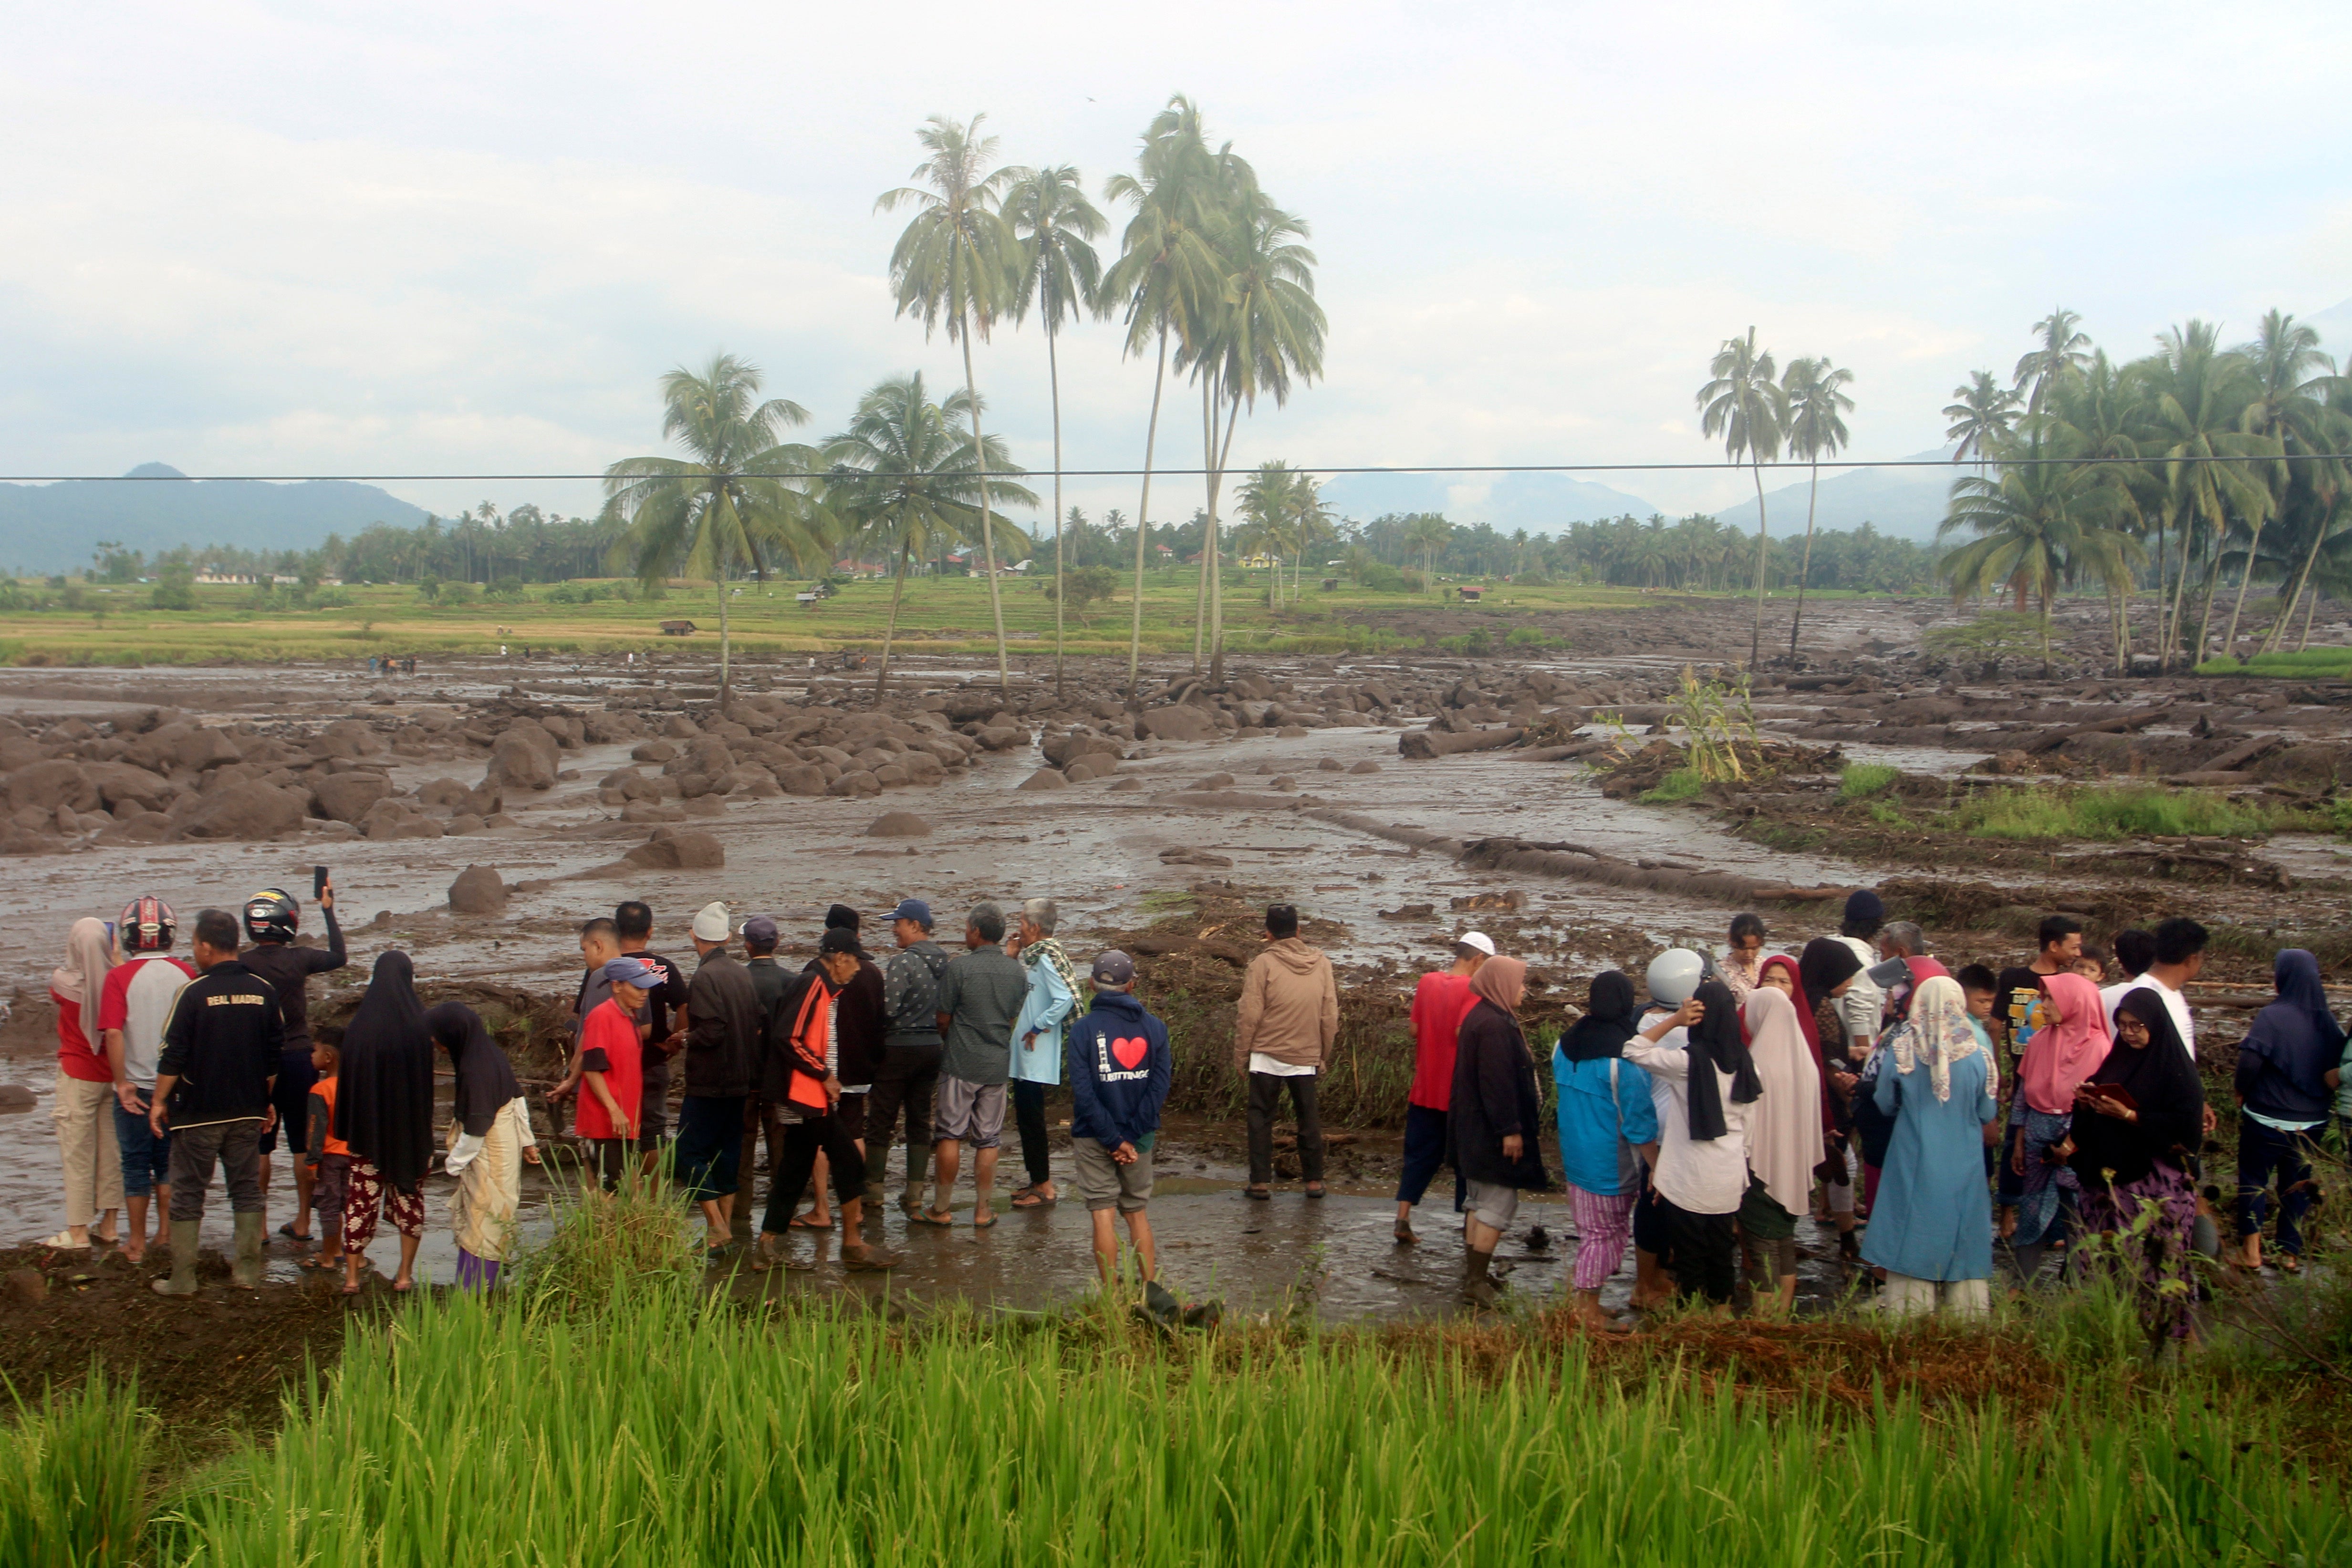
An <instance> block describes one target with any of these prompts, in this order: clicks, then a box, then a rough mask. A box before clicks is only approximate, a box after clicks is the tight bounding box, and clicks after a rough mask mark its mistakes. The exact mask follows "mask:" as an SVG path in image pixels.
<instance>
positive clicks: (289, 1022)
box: [242, 877, 349, 1241]
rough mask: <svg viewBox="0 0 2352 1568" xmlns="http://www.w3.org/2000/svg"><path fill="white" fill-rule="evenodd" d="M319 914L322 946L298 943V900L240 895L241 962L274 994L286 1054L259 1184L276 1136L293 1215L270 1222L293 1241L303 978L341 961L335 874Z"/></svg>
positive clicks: (301, 1194) (306, 989)
mask: <svg viewBox="0 0 2352 1568" xmlns="http://www.w3.org/2000/svg"><path fill="white" fill-rule="evenodd" d="M319 913H320V915H321V916H322V917H324V918H325V920H326V922H327V945H326V946H324V947H300V946H296V945H295V942H294V937H295V935H296V934H297V933H298V932H299V930H300V928H301V925H302V905H301V904H299V903H298V902H297V901H296V900H295V897H294V895H293V894H290V893H288V892H287V891H286V890H285V889H283V888H278V887H270V888H264V889H263V890H262V891H261V892H259V893H257V894H254V895H253V896H252V897H251V898H248V899H247V900H246V901H245V935H246V937H247V942H248V943H249V946H247V948H246V950H245V952H244V954H243V955H242V957H243V959H244V962H245V967H247V968H248V969H250V970H252V971H253V972H254V973H255V974H257V975H258V976H260V977H262V978H263V979H265V980H267V981H268V982H269V986H270V988H271V989H272V990H274V991H276V992H277V993H278V1018H279V1020H280V1021H281V1022H282V1023H283V1024H284V1026H285V1030H286V1053H285V1055H284V1057H283V1058H281V1059H280V1060H279V1061H278V1087H277V1089H276V1090H275V1091H273V1092H274V1093H275V1094H276V1095H277V1105H278V1119H277V1121H276V1122H275V1123H274V1124H272V1125H271V1127H270V1130H269V1131H268V1133H265V1134H262V1139H261V1190H262V1193H263V1195H264V1196H265V1197H267V1195H268V1191H269V1178H270V1175H271V1164H272V1159H271V1156H272V1155H275V1154H276V1153H277V1151H278V1138H279V1136H280V1135H281V1134H282V1135H283V1136H284V1137H285V1139H286V1146H287V1148H288V1150H289V1151H290V1152H295V1153H296V1154H297V1155H298V1157H297V1158H295V1160H294V1161H293V1166H294V1218H292V1219H290V1220H289V1221H287V1223H285V1224H284V1225H281V1226H279V1227H278V1234H279V1235H280V1236H287V1237H291V1238H292V1239H295V1240H297V1241H308V1240H309V1239H310V1176H311V1172H310V1166H308V1165H307V1164H306V1163H305V1162H304V1161H303V1160H301V1159H300V1158H299V1150H300V1148H301V1146H302V1144H301V1140H302V1125H303V1121H304V1119H305V1117H306V1116H307V1115H308V1114H309V1108H310V977H311V976H313V975H325V974H331V973H332V972H333V971H335V970H337V969H340V968H341V967H343V966H344V964H345V963H346V962H348V961H349V959H348V956H347V954H346V953H345V951H344V948H343V928H342V926H341V925H339V924H337V922H336V920H335V880H334V878H332V877H329V878H328V879H327V881H326V883H325V885H324V886H322V887H321V888H320V890H319Z"/></svg>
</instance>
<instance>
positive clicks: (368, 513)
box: [0, 463, 425, 572]
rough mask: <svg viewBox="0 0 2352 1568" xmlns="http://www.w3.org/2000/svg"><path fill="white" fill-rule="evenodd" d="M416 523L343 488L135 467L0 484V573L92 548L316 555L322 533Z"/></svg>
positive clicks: (36, 567)
mask: <svg viewBox="0 0 2352 1568" xmlns="http://www.w3.org/2000/svg"><path fill="white" fill-rule="evenodd" d="M424 520H425V508H423V507H415V506H411V505H410V504H409V503H408V502H406V501H403V500H400V499H398V498H397V497H394V496H391V495H389V494H387V493H385V492H384V491H382V490H379V489H377V488H376V487H375V486H373V485H359V484H354V483H352V482H351V481H350V480H346V479H306V480H303V481H300V482H299V483H296V484H290V485H273V484H268V483H265V482H263V481H260V480H257V479H199V480H184V478H183V476H181V475H180V471H179V470H178V469H176V468H173V467H169V466H167V465H163V464H161V463H142V464H141V465H139V466H138V467H136V468H133V469H132V470H131V472H130V473H128V474H126V475H124V476H122V479H121V481H117V480H108V479H92V480H77V481H71V482H68V483H65V484H58V485H0V570H20V571H31V572H57V571H68V570H75V569H78V568H80V567H85V566H88V565H89V557H90V549H91V547H92V546H94V545H95V544H96V543H97V542H98V541H99V540H100V539H115V540H119V541H120V542H121V544H122V545H123V546H124V548H126V549H134V550H143V551H145V552H146V553H147V554H148V555H149V556H150V557H152V556H154V555H156V554H158V553H159V552H161V551H164V550H169V549H176V548H178V547H179V546H181V545H197V546H202V545H234V546H236V547H237V548H239V549H316V548H318V546H319V545H320V543H322V542H323V541H324V540H325V539H326V537H327V536H328V535H329V534H332V533H339V534H341V535H343V536H344V537H345V538H349V537H351V536H352V534H355V533H357V532H359V530H360V529H362V528H366V527H367V526H368V525H369V524H370V523H391V524H394V525H396V526H398V527H401V528H415V526H416V525H417V524H419V523H422V522H423V521H424Z"/></svg>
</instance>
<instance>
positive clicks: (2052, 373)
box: [2016, 306, 2091, 413]
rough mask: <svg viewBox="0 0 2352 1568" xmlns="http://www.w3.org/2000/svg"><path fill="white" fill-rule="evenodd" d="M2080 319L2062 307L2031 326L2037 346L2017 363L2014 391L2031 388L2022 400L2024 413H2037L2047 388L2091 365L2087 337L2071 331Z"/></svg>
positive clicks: (2079, 316)
mask: <svg viewBox="0 0 2352 1568" xmlns="http://www.w3.org/2000/svg"><path fill="white" fill-rule="evenodd" d="M2082 319H2083V318H2082V316H2081V315H2080V314H2079V313H2078V312H2076V311H2073V310H2069V309H2066V308H2064V307H2063V306H2061V307H2060V308H2057V309H2054V310H2053V311H2051V312H2050V314H2049V315H2047V316H2044V317H2043V318H2042V319H2041V320H2039V321H2036V322H2035V323H2034V324H2033V332H2034V342H2035V345H2036V346H2035V347H2034V349H2033V350H2032V352H2030V353H2028V354H2026V355H2025V356H2024V357H2023V358H2022V359H2021V360H2019V361H2017V381H2016V386H2017V390H2018V391H2019V392H2024V391H2025V389H2026V388H2027V387H2028V386H2031V387H2032V389H2033V390H2032V393H2030V394H2029V395H2028V396H2027V398H2026V400H2025V412H2026V413H2041V412H2042V404H2043V403H2044V402H2048V401H2049V397H2050V389H2051V388H2052V387H2053V386H2055V385H2056V384H2057V383H2058V382H2060V381H2062V380H2063V379H2064V378H2065V377H2067V376H2069V375H2071V374H2073V373H2074V371H2079V370H2081V369H2082V368H2083V367H2084V365H2086V364H2088V363H2089V362H2090V359H2091V355H2090V348H2091V339H2090V335H2089V334H2088V333H2085V332H2078V331H2076V330H2075V327H2076V326H2077V325H2079V324H2080V323H2081V321H2082Z"/></svg>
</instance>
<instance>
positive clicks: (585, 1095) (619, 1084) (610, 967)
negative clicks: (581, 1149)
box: [573, 957, 663, 1192]
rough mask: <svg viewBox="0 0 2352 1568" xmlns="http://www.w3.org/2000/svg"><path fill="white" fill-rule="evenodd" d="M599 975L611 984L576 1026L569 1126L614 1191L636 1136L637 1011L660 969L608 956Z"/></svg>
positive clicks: (641, 1062)
mask: <svg viewBox="0 0 2352 1568" xmlns="http://www.w3.org/2000/svg"><path fill="white" fill-rule="evenodd" d="M600 973H601V975H602V977H603V978H604V980H606V981H607V982H609V983H610V984H611V986H612V988H613V994H612V996H611V998H609V999H607V1000H604V1001H602V1002H599V1003H597V1004H596V1006H595V1007H593V1008H592V1009H589V1012H588V1016H587V1017H586V1018H585V1019H582V1020H581V1029H580V1082H581V1093H580V1109H579V1111H578V1112H577V1113H575V1116H574V1119H573V1126H574V1128H575V1129H576V1130H577V1131H578V1133H579V1134H580V1136H581V1137H582V1138H583V1139H585V1140H586V1141H587V1144H588V1148H589V1165H590V1166H591V1168H593V1170H594V1171H595V1172H596V1174H597V1176H599V1177H600V1178H602V1180H603V1183H604V1190H605V1191H606V1192H616V1191H618V1190H619V1189H620V1186H621V1172H622V1171H623V1170H624V1169H625V1167H626V1166H627V1165H628V1160H629V1148H630V1145H632V1144H634V1143H635V1141H636V1128H637V1100H638V1096H639V1094H640V1093H641V1092H643V1089H644V1084H645V1051H644V1047H643V1045H642V1044H641V1042H640V1041H639V1040H638V1039H637V1015H638V1014H639V1013H640V1012H642V1011H644V1010H645V1005H646V992H648V991H650V990H652V989H653V988H655V987H656V986H658V985H660V984H661V983H662V978H663V977H662V972H661V971H660V970H659V969H656V968H655V967H653V966H652V965H651V964H648V963H646V962H645V961H643V960H642V959H638V958H626V957H624V958H614V959H611V960H608V961H607V962H606V963H605V965H604V968H603V970H602V971H600Z"/></svg>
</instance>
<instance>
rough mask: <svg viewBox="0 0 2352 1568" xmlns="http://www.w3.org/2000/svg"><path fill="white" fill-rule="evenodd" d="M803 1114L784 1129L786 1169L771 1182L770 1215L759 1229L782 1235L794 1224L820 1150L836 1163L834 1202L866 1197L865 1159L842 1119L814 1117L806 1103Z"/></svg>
mask: <svg viewBox="0 0 2352 1568" xmlns="http://www.w3.org/2000/svg"><path fill="white" fill-rule="evenodd" d="M800 1113H801V1115H802V1117H803V1120H801V1121H798V1122H794V1123H793V1124H790V1125H788V1126H787V1127H785V1128H784V1164H783V1168H782V1169H781V1170H779V1171H777V1172H776V1174H775V1175H774V1176H772V1177H771V1178H770V1179H769V1182H768V1214H767V1218H764V1219H762V1220H761V1222H760V1228H761V1230H763V1231H766V1232H768V1233H769V1234H771V1235H774V1236H782V1234H783V1233H784V1231H785V1230H786V1229H787V1228H789V1227H790V1226H791V1225H792V1222H793V1212H794V1211H795V1210H796V1209H798V1208H799V1207H800V1204H801V1193H802V1192H803V1190H804V1189H805V1188H806V1187H807V1186H808V1181H809V1173H810V1172H811V1171H813V1170H814V1169H816V1156H817V1154H818V1152H819V1151H820V1150H822V1151H823V1152H824V1156H825V1158H827V1159H828V1160H831V1161H832V1162H833V1197H834V1201H835V1203H855V1202H856V1201H857V1200H858V1199H860V1198H862V1197H865V1196H866V1162H865V1160H864V1158H863V1157H862V1156H860V1155H859V1154H858V1152H857V1143H856V1139H854V1138H852V1137H851V1136H850V1135H849V1130H848V1129H847V1128H846V1127H844V1126H843V1125H842V1124H841V1118H840V1117H838V1116H835V1114H834V1113H832V1112H830V1111H827V1112H826V1113H824V1115H822V1116H811V1115H810V1114H809V1112H808V1108H807V1107H806V1106H803V1107H801V1108H800Z"/></svg>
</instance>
